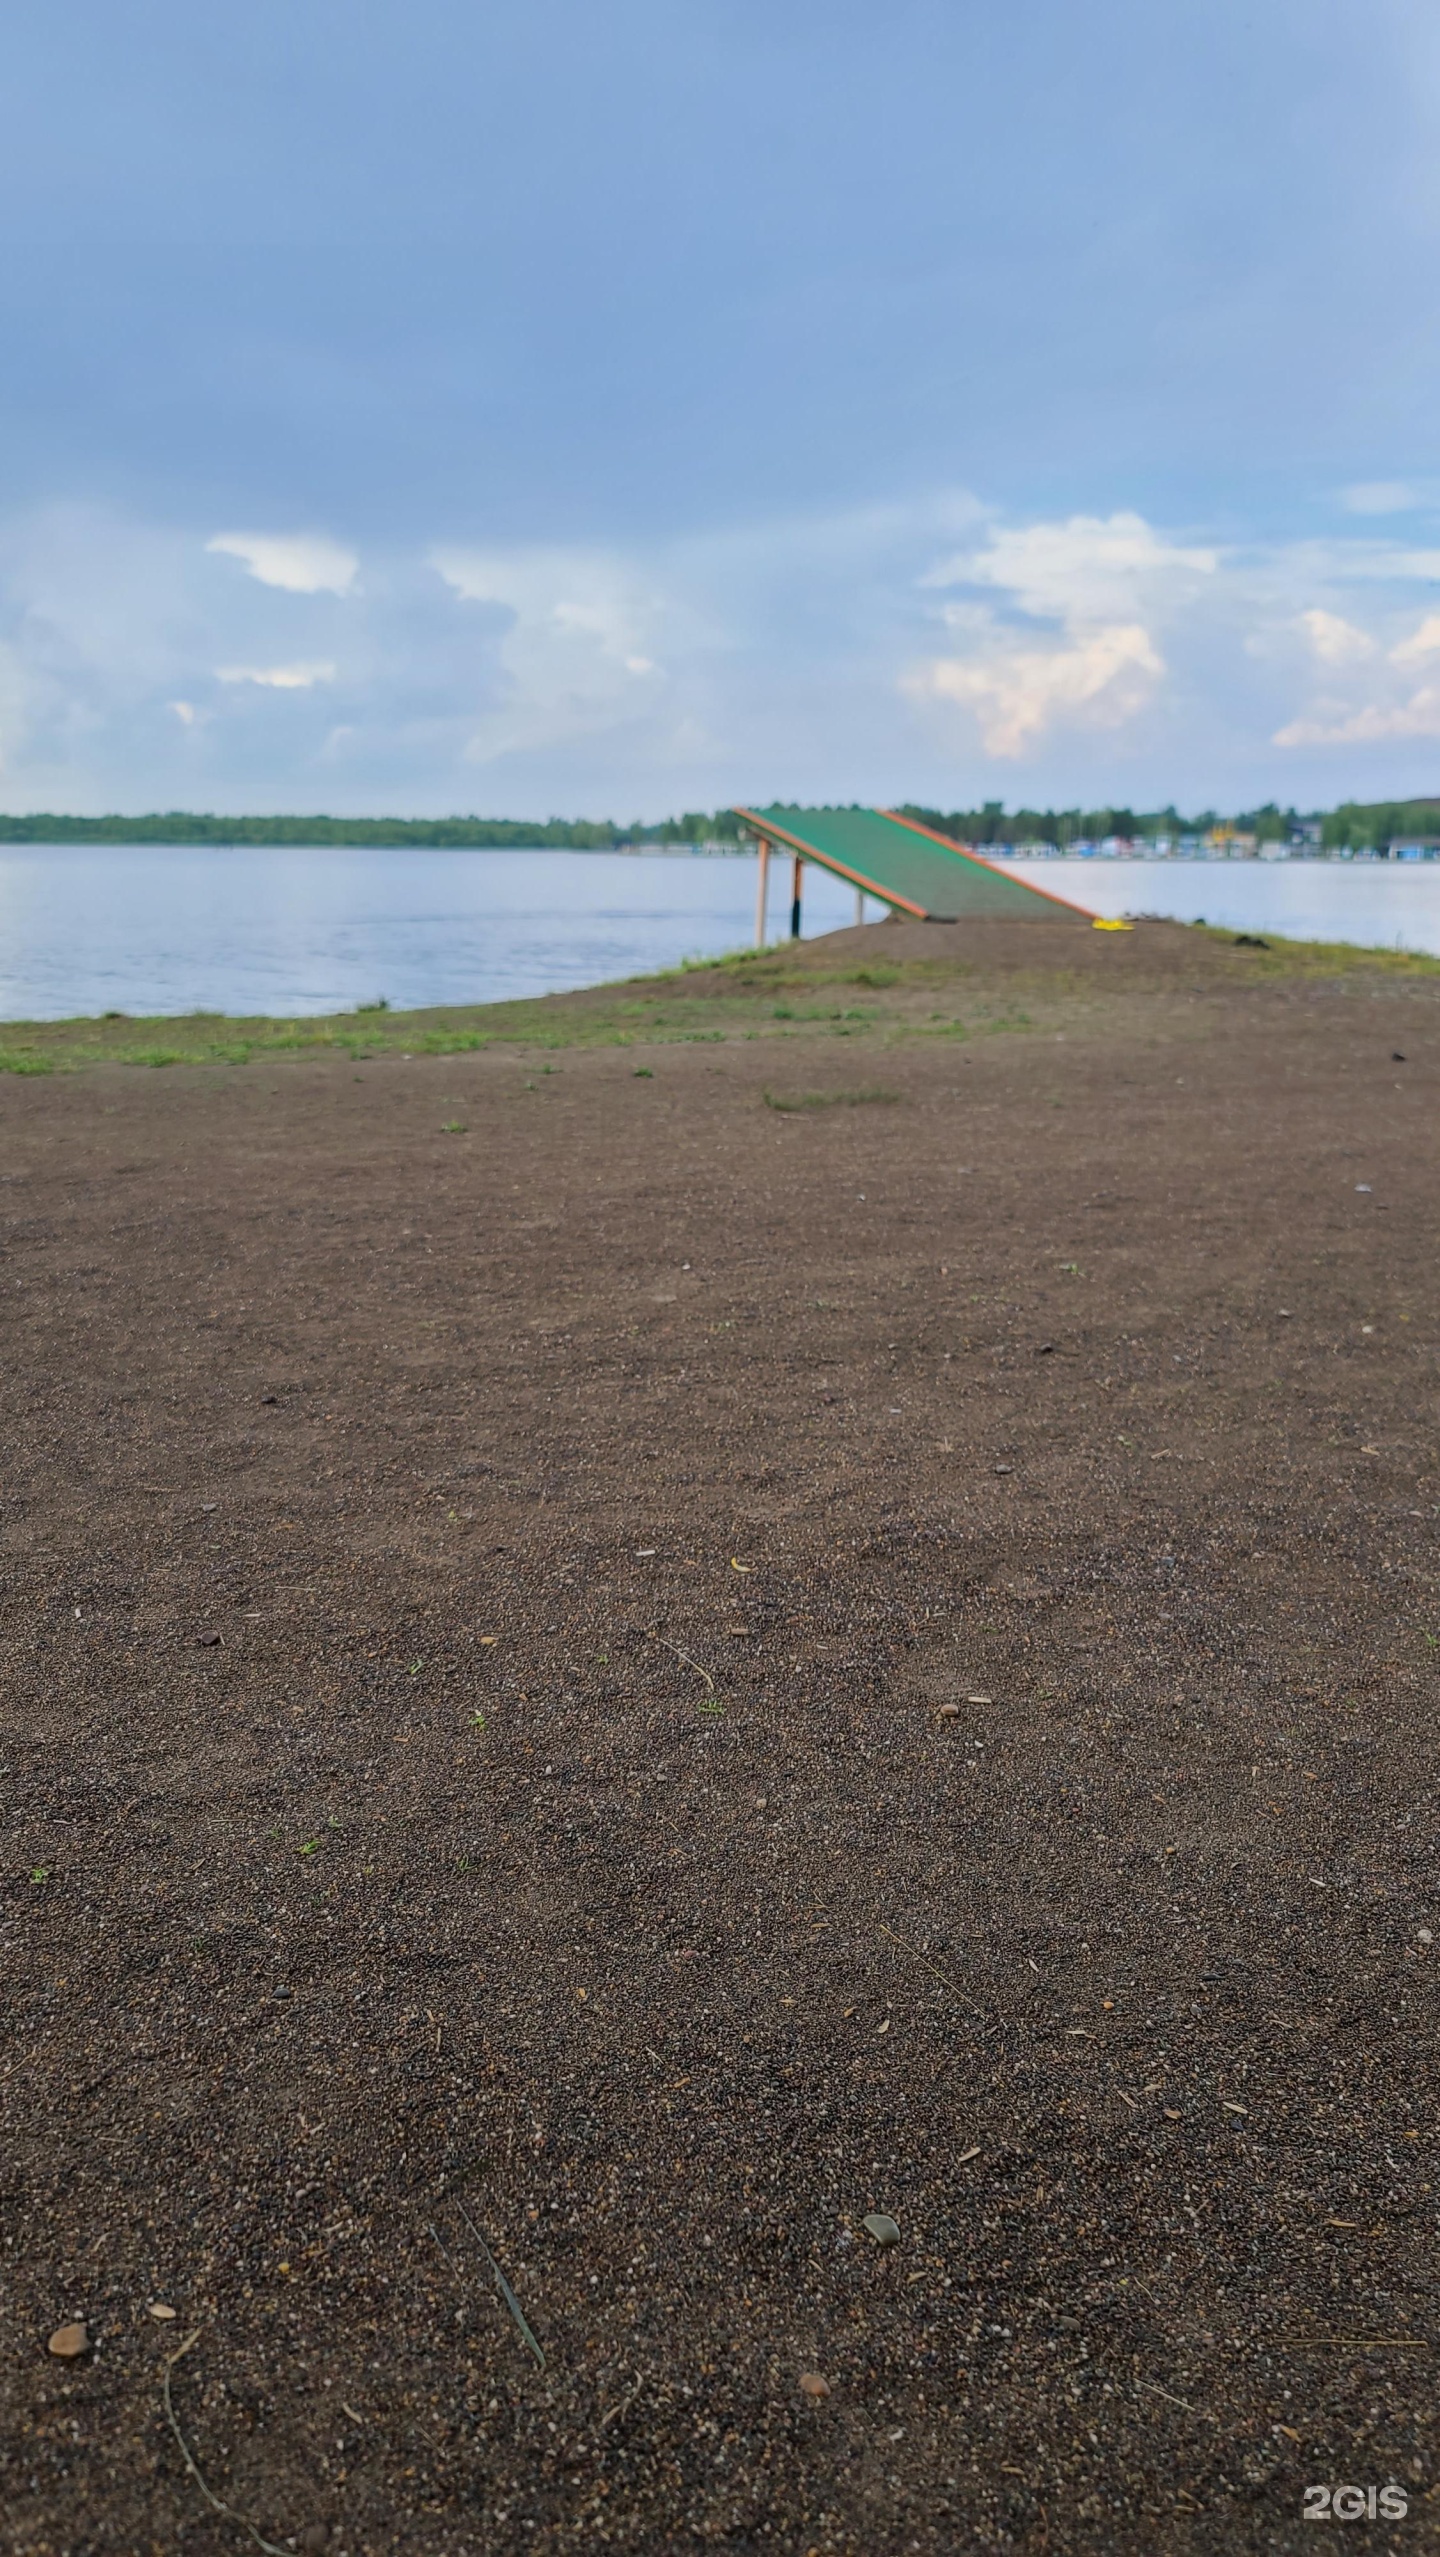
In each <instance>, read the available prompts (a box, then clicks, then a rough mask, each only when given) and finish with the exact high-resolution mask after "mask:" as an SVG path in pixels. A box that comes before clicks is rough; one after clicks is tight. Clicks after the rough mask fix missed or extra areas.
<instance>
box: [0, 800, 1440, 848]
mask: <svg viewBox="0 0 1440 2557" xmlns="http://www.w3.org/2000/svg"><path fill="white" fill-rule="evenodd" d="M751 804H752V805H753V806H756V807H759V806H760V805H761V804H762V803H761V802H759V801H758V800H757V801H753V802H752V803H751ZM769 804H783V803H769ZM901 813H902V814H903V815H905V816H907V817H915V818H917V819H918V820H919V822H920V823H921V824H922V825H926V826H933V827H934V829H935V831H936V832H937V833H938V834H945V835H949V836H950V837H951V839H952V841H954V842H956V843H970V844H982V845H983V844H996V845H1001V844H1019V843H1053V844H1059V845H1060V846H1061V847H1062V848H1063V847H1064V846H1065V845H1066V844H1071V843H1102V842H1104V841H1105V839H1106V838H1107V837H1108V836H1118V837H1120V838H1121V839H1122V840H1124V841H1127V842H1132V843H1140V842H1146V841H1149V842H1152V843H1153V842H1154V841H1155V839H1156V838H1157V837H1159V836H1165V837H1168V838H1169V839H1170V840H1171V841H1172V842H1173V841H1174V840H1175V838H1176V837H1177V836H1180V835H1203V834H1207V833H1208V832H1209V831H1210V829H1211V828H1212V827H1214V826H1218V825H1227V826H1231V827H1233V828H1234V830H1235V831H1236V832H1237V833H1238V834H1249V835H1254V836H1255V837H1256V839H1257V840H1258V841H1259V842H1260V843H1288V842H1290V841H1291V840H1293V839H1296V838H1298V837H1299V835H1300V833H1301V830H1302V828H1304V827H1306V826H1310V827H1313V826H1315V825H1318V826H1319V827H1320V841H1321V843H1322V845H1323V846H1324V847H1325V848H1326V849H1327V850H1329V851H1338V850H1343V849H1344V848H1345V847H1346V846H1352V847H1355V848H1359V847H1360V846H1362V845H1373V844H1382V843H1388V842H1391V841H1392V840H1394V839H1395V838H1396V837H1399V836H1404V835H1407V834H1409V835H1427V834H1433V835H1437V836H1440V799H1394V800H1375V801H1365V802H1362V801H1357V800H1346V801H1344V802H1342V804H1341V805H1340V806H1339V807H1338V808H1332V809H1330V810H1329V811H1322V810H1320V809H1315V810H1312V811H1310V812H1309V814H1308V815H1307V816H1302V815H1300V814H1299V813H1298V812H1297V811H1296V810H1295V809H1294V808H1281V807H1278V806H1277V805H1276V804H1275V803H1274V802H1273V801H1270V802H1267V804H1266V805H1265V806H1264V807H1263V808H1251V809H1244V810H1241V811H1238V812H1236V813H1235V814H1233V815H1229V816H1226V815H1223V814H1221V813H1219V812H1217V811H1216V810H1215V809H1213V808H1206V809H1202V810H1201V811H1199V813H1198V814H1196V815H1194V816H1188V817H1187V816H1182V815H1181V814H1180V812H1179V810H1178V809H1176V808H1174V807H1169V808H1158V809H1151V810H1148V811H1143V812H1137V811H1136V810H1135V809H1133V808H1016V809H1013V810H1008V811H1007V809H1006V807H1005V805H1004V802H1003V801H1002V800H999V799H987V800H986V801H985V803H984V805H983V807H980V808H956V809H951V810H949V811H948V812H947V811H945V810H942V809H939V808H921V807H916V806H914V805H913V804H911V803H909V802H906V803H904V804H903V806H902V810H901ZM743 832H744V829H743V828H742V824H741V820H740V819H739V818H738V817H737V816H736V814H735V811H734V809H733V808H720V809H717V810H714V811H712V812H709V813H707V812H706V811H704V810H701V809H687V810H686V811H685V813H684V814H683V815H682V816H678V817H665V818H662V819H661V820H660V821H659V822H658V823H657V824H654V825H643V824H642V823H641V822H640V821H639V819H638V818H637V819H636V820H635V821H634V822H633V823H632V824H630V825H619V824H617V823H616V822H615V820H614V819H613V818H610V817H599V818H593V817H549V818H547V819H546V820H545V821H544V823H543V824H541V823H537V822H536V820H535V819H534V818H531V817H324V816H308V817H306V816H301V817H225V816H213V815H197V814H195V813H194V812H193V811H191V810H188V809H183V808H172V809H169V810H167V811H166V812H165V814H164V815H159V814H153V813H152V814H151V815H148V816H141V817H120V816H108V817H65V816H46V815H35V816H23V817H4V816H0V844H7V843H12V844H21V843H76V844H84V843H94V844H103V843H116V844H124V843H130V844H162V843H174V844H197V845H204V844H214V845H216V846H234V845H242V844H256V845H264V844H269V845H276V844H280V845H283V844H292V845H294V846H296V847H297V848H298V847H301V846H305V847H307V848H308V847H321V846H325V845H330V844H348V845H353V846H356V847H365V846H370V847H373V848H376V849H380V848H385V849H401V850H403V849H405V848H407V847H412V846H413V847H414V848H416V849H417V850H420V849H424V848H426V847H431V848H434V849H438V850H442V851H444V850H449V851H456V852H464V851H479V852H503V851H507V850H514V851H521V850H529V849H536V850H551V851H564V852H623V851H625V850H627V849H628V848H631V847H638V846H656V847H658V846H663V845H665V844H692V843H693V844H703V843H715V844H738V843H739V841H740V838H741V835H742V833H743Z"/></svg>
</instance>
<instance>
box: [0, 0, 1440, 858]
mask: <svg viewBox="0 0 1440 2557" xmlns="http://www.w3.org/2000/svg"><path fill="white" fill-rule="evenodd" d="M0 78H3V94H4V96H5V98H6V101H7V106H8V110H9V112H8V114H7V119H6V150H5V153H4V155H3V159H0V225H3V232H4V239H5V250H6V254H5V256H4V258H3V260H0V299H3V303H4V306H5V307H4V312H3V322H4V343H5V346H6V350H7V357H8V361H7V364H6V390H5V398H4V401H3V407H0V805H3V806H4V807H6V808H8V809H12V810H13V809H23V808H33V807H65V808H74V809H90V810H95V809H101V808H105V807H122V808H128V809H140V808H145V807H151V806H156V805H159V806H194V807H206V808H233V809H236V810H242V809H244V810H264V809H289V808H296V809H322V808H325V809H332V810H337V811H345V810H357V811H358V810H366V809H375V810H387V811H395V812H403V811H409V810H413V811H416V812H426V811H438V810H450V809H474V810H479V811H483V812H490V813H507V814H508V813H515V814H522V815H536V816H540V815H546V814H549V813H551V812H555V813H574V814H578V813H591V814H613V815H615V816H617V817H621V818H624V817H629V816H632V815H637V814H639V815H645V816H654V815H659V814H663V813H665V812H667V811H669V810H671V809H676V808H680V807H683V806H690V807H708V806H713V805H716V804H719V803H721V802H724V801H727V800H729V799H732V798H736V797H739V798H743V799H750V800H756V799H761V798H766V797H769V796H772V795H780V796H785V797H799V798H813V797H826V798H838V799H852V798H857V799H880V800H890V799H894V798H901V797H903V798H911V799H921V800H925V801H929V802H932V803H938V804H941V805H944V806H947V807H948V806H957V805H969V804H971V803H973V802H974V801H976V800H978V799H982V798H1004V799H1006V800H1007V801H1008V802H1009V803H1011V804H1012V805H1013V804H1015V803H1016V802H1017V801H1031V802H1037V801H1038V802H1039V803H1041V804H1046V803H1048V802H1052V801H1054V802H1060V803H1068V802H1072V801H1076V800H1080V801H1085V802H1087V803H1091V804H1095V803H1098V802H1103V801H1110V800H1113V801H1115V802H1119V803H1125V802H1128V803H1130V804H1132V805H1149V804H1154V803H1156V802H1157V801H1163V800H1164V799H1166V798H1168V797H1170V796H1171V795H1172V794H1173V795H1174V796H1176V797H1177V798H1178V799H1179V801H1180V803H1181V804H1182V805H1195V804H1199V803H1202V802H1210V801H1213V802H1215V803H1217V804H1219V805H1222V806H1227V805H1229V806H1233V805H1241V804H1247V803H1250V802H1253V801H1255V800H1258V799H1262V798H1267V797H1271V796H1275V797H1279V798H1281V799H1282V800H1294V801H1296V802H1297V803H1298V804H1300V805H1302V806H1304V805H1311V804H1321V803H1329V802H1330V801H1333V800H1335V799H1337V798H1339V797H1341V796H1344V795H1350V794H1354V795H1361V796H1365V795H1370V796H1377V795H1388V794H1390V793H1392V792H1393V793H1397V794H1398V793H1403V792H1408V791H1412V790H1422V789H1434V788H1437V787H1440V460H1437V457H1436V454H1435V420H1436V418H1437V416H1440V332H1437V330H1436V328H1435V324H1434V313H1435V300H1436V283H1437V247H1440V154H1437V153H1436V151H1435V148H1434V135H1435V129H1436V117H1437V105H1440V13H1437V12H1436V10H1435V9H1434V7H1433V5H1431V6H1424V5H1418V0H1165V5H1164V6H1163V7H1160V8H1157V7H1156V6H1155V5H1154V0H1144V5H1140V0H1085V5H1084V6H1083V7H1079V6H1077V5H1076V0H1006V5H1004V6H1003V7H1002V6H997V5H996V0H886V5H885V6H884V7H883V8H880V7H877V6H876V5H874V0H865V5H863V6H862V5H859V0H712V5H704V6H702V5H695V0H609V5H607V7H606V8H604V9H603V10H597V9H596V8H594V7H593V6H582V5H580V0H489V5H477V0H463V5H461V0H405V5H404V6H403V7H402V6H401V5H398V0H369V5H361V0H343V5H342V0H247V6H246V7H245V9H243V10H219V9H208V10H207V9H197V8H196V7H195V6H194V0H186V5H184V6H181V5H178V0H130V5H127V6H126V7H125V8H124V9H117V8H116V7H115V6H114V0H46V7H45V8H44V9H43V10H39V9H32V10H27V11H20V10H15V11H11V12H10V13H9V15H8V18H7V22H6V25H5V27H4V29H3V31H0Z"/></svg>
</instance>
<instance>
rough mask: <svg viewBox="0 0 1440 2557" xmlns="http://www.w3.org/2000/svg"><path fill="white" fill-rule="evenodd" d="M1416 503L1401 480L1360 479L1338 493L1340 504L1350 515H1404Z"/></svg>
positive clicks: (1414, 495)
mask: <svg viewBox="0 0 1440 2557" xmlns="http://www.w3.org/2000/svg"><path fill="white" fill-rule="evenodd" d="M1418 502H1419V501H1418V499H1417V497H1416V494H1415V491H1414V489H1413V488H1411V487H1409V486H1408V485H1407V483H1406V482H1405V481H1404V480H1403V479H1362V480H1357V482H1356V484H1355V486H1354V487H1353V488H1342V489H1341V491H1340V503H1341V505H1342V506H1344V507H1347V508H1348V509H1349V512H1350V513H1351V514H1352V515H1405V514H1408V513H1409V511H1410V508H1411V507H1412V506H1414V505H1416V504H1418Z"/></svg>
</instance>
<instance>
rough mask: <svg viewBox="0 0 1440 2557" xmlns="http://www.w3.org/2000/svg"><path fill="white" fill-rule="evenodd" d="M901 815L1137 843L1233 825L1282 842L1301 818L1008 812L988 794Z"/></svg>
mask: <svg viewBox="0 0 1440 2557" xmlns="http://www.w3.org/2000/svg"><path fill="white" fill-rule="evenodd" d="M901 814H902V816H906V817H916V818H918V819H919V821H920V823H921V825H922V826H933V828H934V830H935V832H936V833H937V834H940V835H949V836H951V837H952V839H953V840H954V841H955V842H956V843H973V844H985V843H993V844H1016V843H1058V844H1067V843H1103V842H1104V841H1105V839H1106V837H1107V836H1109V835H1116V836H1118V837H1119V838H1120V840H1121V841H1122V842H1126V843H1138V842H1140V841H1141V840H1142V839H1143V838H1145V837H1146V836H1148V837H1150V838H1151V839H1152V840H1153V839H1154V837H1155V836H1156V835H1171V836H1174V835H1203V834H1206V833H1208V832H1209V829H1210V828H1211V827H1212V826H1217V825H1220V824H1222V823H1224V824H1228V825H1232V826H1234V827H1236V828H1237V830H1238V831H1239V832H1241V833H1242V834H1252V835H1255V836H1257V837H1258V839H1259V840H1260V842H1262V843H1267V842H1268V843H1284V842H1287V841H1288V840H1289V837H1290V834H1291V832H1292V830H1293V829H1294V828H1296V827H1297V826H1299V825H1300V824H1301V823H1302V822H1303V821H1302V819H1301V818H1299V817H1298V816H1297V815H1296V813H1295V810H1294V809H1293V808H1276V807H1273V806H1272V807H1266V808H1255V809H1251V810H1250V811H1249V812H1248V813H1247V814H1246V815H1244V816H1239V817H1230V818H1226V819H1222V818H1220V817H1219V816H1217V814H1216V812H1215V810H1214V809H1213V808H1205V809H1202V810H1201V812H1200V814H1199V816H1196V817H1182V816H1181V814H1180V812H1179V810H1178V809H1177V808H1152V809H1148V810H1145V811H1142V812H1137V811H1136V810H1135V809H1134V808H1016V809H1014V810H1013V811H1012V812H1011V813H1010V814H1009V815H1007V814H1006V810H1005V805H1004V802H1003V801H1002V800H999V799H987V800H986V802H985V805H984V807H983V808H956V809H952V810H951V812H950V813H949V815H948V816H947V815H944V814H942V812H941V811H940V810H939V809H938V808H915V807H910V806H908V805H907V806H906V807H904V808H903V809H902V810H901Z"/></svg>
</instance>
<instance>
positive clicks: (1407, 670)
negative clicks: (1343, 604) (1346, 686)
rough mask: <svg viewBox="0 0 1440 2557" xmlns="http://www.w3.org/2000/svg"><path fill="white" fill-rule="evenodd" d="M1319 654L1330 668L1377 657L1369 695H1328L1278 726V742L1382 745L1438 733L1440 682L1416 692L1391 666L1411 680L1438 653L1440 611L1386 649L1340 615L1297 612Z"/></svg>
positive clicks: (1274, 740)
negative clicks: (1346, 696)
mask: <svg viewBox="0 0 1440 2557" xmlns="http://www.w3.org/2000/svg"><path fill="white" fill-rule="evenodd" d="M1298 619H1299V622H1300V624H1301V625H1302V626H1303V627H1304V629H1305V630H1306V632H1307V634H1308V636H1309V638H1310V641H1311V644H1312V646H1313V647H1314V650H1315V653H1316V655H1317V656H1318V657H1319V658H1321V660H1322V661H1323V662H1324V663H1325V664H1326V665H1327V666H1329V667H1332V668H1338V667H1341V666H1347V665H1359V664H1360V663H1362V662H1364V661H1366V660H1372V659H1374V660H1379V663H1378V664H1377V665H1376V668H1375V673H1374V674H1373V675H1372V676H1371V677H1370V678H1369V679H1368V682H1367V684H1366V692H1367V694H1368V698H1363V699H1357V698H1355V696H1354V695H1353V694H1352V696H1351V698H1350V699H1349V700H1344V699H1340V698H1337V697H1335V696H1333V695H1326V696H1324V697H1323V698H1322V699H1321V700H1319V701H1317V702H1314V703H1312V704H1311V706H1310V708H1309V709H1308V710H1305V711H1303V712H1301V713H1300V715H1299V716H1298V717H1297V718H1294V719H1287V720H1286V721H1285V722H1284V723H1283V725H1282V726H1281V727H1279V728H1277V729H1276V730H1275V732H1274V735H1273V737H1272V740H1271V742H1272V744H1274V745H1277V746H1286V747H1297V746H1380V745H1386V744H1391V743H1394V742H1397V741H1399V740H1402V739H1405V738H1416V737H1436V736H1440V684H1437V683H1434V682H1429V683H1421V684H1419V685H1418V686H1416V687H1415V688H1414V689H1413V690H1408V691H1407V690H1405V689H1404V687H1403V686H1402V685H1400V684H1397V682H1396V680H1395V677H1394V676H1392V675H1391V674H1390V673H1389V672H1388V669H1389V668H1390V667H1395V668H1397V669H1398V670H1399V672H1400V674H1401V675H1402V676H1403V675H1406V674H1409V675H1410V676H1411V679H1412V683H1413V678H1414V672H1415V670H1416V669H1418V668H1423V667H1425V666H1426V665H1427V664H1428V663H1429V662H1430V661H1431V660H1432V659H1433V658H1434V657H1435V656H1437V655H1440V613H1427V614H1426V615H1425V617H1424V619H1423V620H1422V621H1421V622H1420V623H1419V624H1418V625H1417V627H1416V628H1415V629H1414V630H1412V631H1410V632H1409V633H1408V635H1407V636H1405V637H1403V638H1400V639H1397V640H1395V641H1394V642H1393V643H1392V645H1391V646H1390V647H1389V648H1387V649H1386V650H1385V651H1384V652H1383V657H1382V653H1381V650H1380V647H1379V643H1378V642H1377V641H1376V639H1375V638H1374V637H1373V636H1372V635H1371V634H1370V633H1369V632H1367V631H1363V630H1358V629H1356V628H1355V627H1354V626H1353V625H1352V624H1351V623H1349V622H1347V621H1344V620H1342V619H1341V618H1340V617H1339V616H1338V615H1336V614H1333V613H1328V612H1321V611H1311V612H1307V613H1302V614H1300V615H1299V616H1298Z"/></svg>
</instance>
